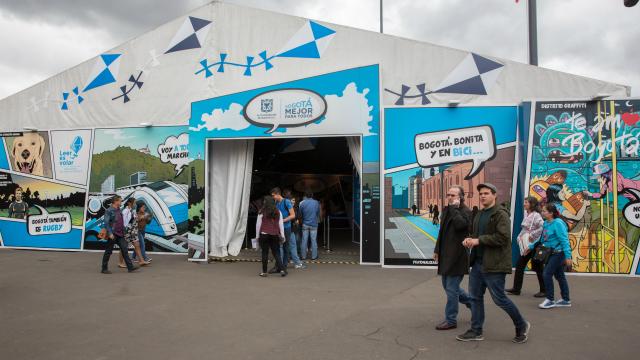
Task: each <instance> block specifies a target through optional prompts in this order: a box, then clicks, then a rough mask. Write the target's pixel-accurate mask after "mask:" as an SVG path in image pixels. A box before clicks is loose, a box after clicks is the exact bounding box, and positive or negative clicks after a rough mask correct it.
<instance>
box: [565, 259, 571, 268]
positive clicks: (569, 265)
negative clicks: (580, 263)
mask: <svg viewBox="0 0 640 360" xmlns="http://www.w3.org/2000/svg"><path fill="white" fill-rule="evenodd" d="M564 264H565V265H566V266H567V269H569V270H571V268H572V267H573V262H572V261H571V259H567V260H565V261H564Z"/></svg>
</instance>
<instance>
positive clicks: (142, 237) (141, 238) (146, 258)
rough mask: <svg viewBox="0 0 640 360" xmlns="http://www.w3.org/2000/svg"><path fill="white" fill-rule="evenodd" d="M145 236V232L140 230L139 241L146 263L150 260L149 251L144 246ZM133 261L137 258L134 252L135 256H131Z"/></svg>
mask: <svg viewBox="0 0 640 360" xmlns="http://www.w3.org/2000/svg"><path fill="white" fill-rule="evenodd" d="M144 234H145V232H144V231H143V230H138V241H139V242H140V254H142V258H143V259H144V261H147V260H149V257H147V249H146V246H144ZM131 258H132V259H135V258H136V252H135V251H134V252H133V256H131Z"/></svg>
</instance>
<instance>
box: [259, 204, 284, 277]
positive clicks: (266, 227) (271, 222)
mask: <svg viewBox="0 0 640 360" xmlns="http://www.w3.org/2000/svg"><path fill="white" fill-rule="evenodd" d="M256 237H257V238H258V242H259V243H260V249H261V250H262V272H261V273H260V276H262V277H267V276H268V275H269V274H268V273H267V263H268V262H269V249H271V253H272V254H273V257H274V259H275V262H276V271H277V272H279V273H280V276H287V270H286V268H285V267H284V266H283V264H282V258H281V257H280V244H282V243H284V225H283V222H282V215H281V214H280V210H278V208H277V207H276V201H275V200H274V199H273V197H271V196H265V197H264V200H263V203H262V209H261V210H260V213H259V214H258V219H257V221H256Z"/></svg>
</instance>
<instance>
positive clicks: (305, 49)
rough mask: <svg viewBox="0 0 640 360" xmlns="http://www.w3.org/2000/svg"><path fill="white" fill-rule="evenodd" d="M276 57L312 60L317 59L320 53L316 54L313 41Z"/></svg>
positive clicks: (316, 49)
mask: <svg viewBox="0 0 640 360" xmlns="http://www.w3.org/2000/svg"><path fill="white" fill-rule="evenodd" d="M278 57H295V58H313V59H319V58H320V52H318V47H317V46H316V42H315V41H311V42H308V43H306V44H304V45H300V46H298V47H296V48H293V49H291V50H288V51H285V52H283V53H282V54H279V55H278Z"/></svg>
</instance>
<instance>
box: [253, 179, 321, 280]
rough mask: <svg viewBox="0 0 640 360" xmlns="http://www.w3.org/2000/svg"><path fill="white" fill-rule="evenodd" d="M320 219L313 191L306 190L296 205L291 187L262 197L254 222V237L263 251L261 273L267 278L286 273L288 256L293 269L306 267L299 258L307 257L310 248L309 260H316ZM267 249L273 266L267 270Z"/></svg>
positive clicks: (285, 274) (318, 205)
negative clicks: (273, 262)
mask: <svg viewBox="0 0 640 360" xmlns="http://www.w3.org/2000/svg"><path fill="white" fill-rule="evenodd" d="M319 220H320V203H319V202H318V201H317V200H315V199H314V198H313V193H311V192H306V193H305V195H304V198H303V200H302V201H301V202H300V203H299V204H296V203H295V198H294V197H292V196H291V191H290V190H285V191H284V193H283V192H282V191H281V190H280V188H277V187H276V188H273V189H271V196H265V197H264V200H263V202H262V209H260V212H259V213H258V219H257V221H256V238H257V239H258V244H259V246H260V249H261V251H262V271H261V272H260V276H263V277H266V276H268V274H269V273H272V274H273V273H279V274H280V275H281V276H287V266H288V264H289V259H291V261H292V262H293V264H294V267H295V268H296V269H305V268H306V267H307V266H306V265H305V264H304V263H303V262H302V260H306V258H307V255H308V252H309V250H311V259H312V260H316V259H317V258H318V241H317V238H318V222H319ZM309 243H311V248H310V249H309ZM269 250H271V253H272V254H273V257H274V260H275V266H274V267H273V268H272V269H270V270H269V271H267V268H268V261H269ZM298 254H299V255H298Z"/></svg>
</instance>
